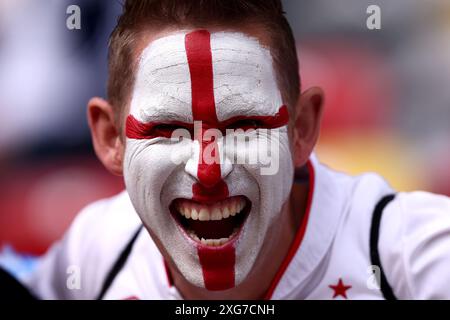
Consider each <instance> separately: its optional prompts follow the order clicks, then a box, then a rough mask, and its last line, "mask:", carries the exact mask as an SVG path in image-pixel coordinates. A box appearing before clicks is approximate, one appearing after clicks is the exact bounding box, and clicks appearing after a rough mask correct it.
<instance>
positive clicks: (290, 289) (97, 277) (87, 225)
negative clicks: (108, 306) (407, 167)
mask: <svg viewBox="0 0 450 320" xmlns="http://www.w3.org/2000/svg"><path fill="white" fill-rule="evenodd" d="M310 163H311V168H312V170H311V171H310V193H311V194H310V201H309V204H308V207H309V210H308V212H307V213H306V217H305V219H304V221H303V223H302V226H300V228H299V231H298V233H297V236H296V240H294V243H293V245H292V246H291V250H290V254H288V256H287V257H286V259H285V261H284V262H283V264H282V267H281V269H280V270H279V272H278V275H277V277H276V279H274V280H272V290H271V292H270V296H268V297H267V298H271V299H383V298H384V297H383V294H382V292H381V291H380V290H379V288H377V286H376V281H374V275H373V272H372V270H373V269H372V267H371V265H372V262H371V258H370V246H369V236H370V228H371V224H372V215H373V211H374V208H375V205H376V204H377V203H378V201H379V200H380V199H381V198H382V197H383V196H384V195H387V194H390V193H394V191H393V190H392V188H391V187H390V186H389V185H388V184H387V183H386V181H384V180H383V179H382V178H381V177H380V176H378V175H376V174H373V173H367V174H363V175H360V176H356V177H351V176H349V175H346V174H343V173H339V172H336V171H333V170H331V169H329V168H327V167H326V166H324V165H322V164H320V163H319V162H318V160H317V159H316V158H315V157H314V156H313V157H312V158H311V160H310ZM140 226H141V221H140V219H139V217H138V215H137V213H136V212H135V210H134V208H133V206H132V204H131V202H130V199H129V197H128V194H127V193H126V191H123V192H122V193H120V194H119V195H117V196H115V197H113V198H110V199H105V200H101V201H97V202H95V203H93V204H91V205H89V206H87V207H86V208H85V209H84V210H82V211H81V212H80V214H79V215H78V216H77V218H76V219H75V221H74V222H73V224H72V226H71V227H70V229H69V231H68V232H67V233H66V235H65V236H64V238H63V239H62V240H61V241H60V242H58V243H56V244H55V245H53V246H52V248H51V249H50V250H49V252H48V253H47V254H46V255H45V256H44V257H43V258H42V259H41V261H40V264H39V267H38V268H37V270H36V272H35V273H34V274H33V275H32V276H31V277H30V278H28V279H25V280H24V283H25V284H26V285H27V286H28V287H29V288H30V289H31V290H32V291H33V292H34V293H35V294H37V295H38V296H40V297H41V298H43V299H95V298H97V297H98V295H99V293H100V291H101V289H102V286H103V283H104V282H105V278H106V277H107V275H108V273H109V272H110V270H111V268H112V266H113V265H114V264H115V262H116V260H117V259H118V257H119V256H120V254H121V252H122V251H123V249H124V247H125V246H126V245H127V244H128V243H129V242H130V239H132V237H133V235H134V234H135V233H136V231H137V230H138V229H139V228H140ZM379 237H380V239H379V242H378V248H379V255H380V260H381V265H382V267H383V269H384V272H385V275H386V278H387V280H388V283H389V284H390V286H391V287H392V290H393V292H394V294H395V296H396V297H397V298H399V299H450V287H449V286H448V284H449V283H450V198H448V197H445V196H440V195H434V194H431V193H427V192H411V193H397V195H396V197H395V199H394V200H393V201H391V202H390V203H389V204H388V205H387V206H386V208H385V209H384V212H383V215H382V219H381V225H380V233H379ZM103 298H104V299H181V295H180V294H179V292H178V290H177V289H176V287H174V286H173V285H172V284H171V282H170V279H169V276H168V273H167V272H166V268H165V264H164V260H163V257H162V256H161V254H160V252H159V250H158V249H157V247H156V246H155V244H154V243H153V241H152V239H151V238H150V236H149V234H148V233H147V232H146V230H145V229H142V230H141V232H139V235H138V237H137V239H136V241H135V243H134V245H133V247H132V250H131V252H130V254H129V256H128V258H127V260H126V262H125V265H124V266H123V268H122V269H121V271H120V272H119V273H118V274H117V276H116V277H115V278H114V280H113V282H112V284H111V286H110V287H109V289H108V290H107V291H106V293H105V295H104V297H103Z"/></svg>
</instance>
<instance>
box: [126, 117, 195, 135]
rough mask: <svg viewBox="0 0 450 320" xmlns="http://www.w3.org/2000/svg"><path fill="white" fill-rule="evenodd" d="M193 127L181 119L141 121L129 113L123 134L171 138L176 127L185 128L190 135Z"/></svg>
mask: <svg viewBox="0 0 450 320" xmlns="http://www.w3.org/2000/svg"><path fill="white" fill-rule="evenodd" d="M193 128H194V126H193V124H191V123H186V122H181V121H170V122H141V121H139V120H137V119H136V118H135V117H133V115H131V114H130V115H129V116H128V117H127V121H126V126H125V134H126V136H127V138H129V139H154V138H159V137H163V138H171V137H172V134H173V132H174V131H175V130H176V129H185V130H187V131H188V132H189V133H190V134H191V136H192V135H193V131H194V129H193Z"/></svg>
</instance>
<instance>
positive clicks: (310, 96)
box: [292, 87, 324, 167]
mask: <svg viewBox="0 0 450 320" xmlns="http://www.w3.org/2000/svg"><path fill="white" fill-rule="evenodd" d="M323 100H324V94H323V90H322V89H321V88H319V87H313V88H310V89H308V90H306V91H304V92H303V93H302V94H301V95H300V98H299V100H298V102H297V106H296V109H295V116H294V122H293V140H292V142H293V143H292V145H293V156H294V165H295V167H301V166H303V165H305V164H306V162H307V161H308V159H309V156H310V155H311V153H312V151H313V149H314V146H315V145H316V142H317V139H318V137H319V131H320V121H321V118H322V110H323Z"/></svg>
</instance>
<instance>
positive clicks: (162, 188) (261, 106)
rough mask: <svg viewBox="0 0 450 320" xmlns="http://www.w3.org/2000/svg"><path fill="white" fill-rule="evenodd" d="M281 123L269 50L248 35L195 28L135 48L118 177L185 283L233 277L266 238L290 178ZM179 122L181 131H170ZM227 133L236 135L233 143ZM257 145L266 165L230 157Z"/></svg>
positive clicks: (240, 276)
mask: <svg viewBox="0 0 450 320" xmlns="http://www.w3.org/2000/svg"><path fill="white" fill-rule="evenodd" d="M287 123H288V113H287V108H286V106H283V104H282V99H281V94H280V91H279V89H278V86H277V83H276V78H275V74H274V69H273V66H272V58H271V55H270V52H269V50H268V49H267V48H265V47H264V46H262V45H261V44H260V43H259V42H258V40H257V39H255V38H251V37H249V36H247V35H244V34H242V33H233V32H217V33H209V32H208V31H206V30H195V31H189V32H179V33H175V34H172V35H169V36H166V37H164V38H160V39H157V40H155V41H153V42H151V43H150V44H149V45H148V47H147V48H145V50H144V51H143V53H142V55H141V57H140V62H139V67H138V71H137V75H136V80H135V86H134V90H133V93H132V99H131V105H130V113H129V115H128V117H127V123H126V136H127V141H126V150H125V162H124V176H125V183H126V187H127V190H128V192H129V194H130V198H131V201H132V203H133V205H134V207H135V208H136V211H137V212H138V214H139V215H140V217H141V219H142V221H143V222H144V224H145V225H146V227H147V228H148V229H149V230H150V231H151V233H152V235H153V236H154V237H156V238H158V241H159V243H161V245H162V246H164V248H165V250H166V252H167V253H168V254H169V255H170V256H171V258H172V260H173V261H174V263H175V264H176V265H177V267H178V269H179V270H180V272H181V273H182V274H183V276H184V277H185V278H186V279H187V280H188V281H190V282H191V283H192V284H194V285H196V286H199V287H204V288H206V289H208V290H225V289H229V288H232V287H234V286H237V285H239V284H240V283H241V282H242V281H243V280H244V279H245V278H246V277H247V275H248V274H249V272H250V270H251V269H252V267H253V265H254V263H255V261H256V258H257V257H258V254H259V252H260V250H261V247H262V244H263V242H264V241H265V240H266V239H269V240H270V236H271V235H270V234H268V232H267V231H268V229H269V227H270V225H271V224H272V223H277V217H278V215H279V214H280V210H281V208H282V205H283V204H284V202H285V201H286V199H287V197H288V195H289V192H290V189H291V186H292V178H293V163H292V156H291V152H290V149H289V141H288V134H287ZM232 129H233V130H234V129H240V130H237V131H233V130H232ZM247 129H250V130H249V131H244V130H247ZM179 130H184V132H186V133H187V135H185V138H183V139H178V138H177V139H173V136H174V134H175V132H177V131H179ZM211 132H213V133H214V132H215V133H217V134H211ZM242 134H245V135H246V139H244V140H239V139H236V140H233V139H234V138H236V137H239V136H240V135H242ZM230 137H231V138H232V141H240V142H237V143H236V144H235V145H234V148H229V147H228V143H227V141H230V140H229V138H230ZM273 146H275V148H274V147H273ZM259 153H268V154H270V157H271V159H272V160H274V159H275V160H276V161H273V163H275V162H276V166H275V170H269V171H270V172H271V173H270V174H264V170H262V169H264V167H267V163H261V162H258V161H256V162H251V161H248V162H245V161H244V162H242V161H241V162H239V161H237V159H242V158H246V156H248V155H252V154H259ZM211 159H213V160H214V161H210V160H211Z"/></svg>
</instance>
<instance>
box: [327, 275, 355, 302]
mask: <svg viewBox="0 0 450 320" xmlns="http://www.w3.org/2000/svg"><path fill="white" fill-rule="evenodd" d="M329 287H330V288H331V289H333V290H334V295H333V299H334V298H336V297H337V296H342V297H344V298H345V299H347V290H348V289H350V288H351V287H352V286H346V285H345V284H344V282H343V281H342V279H341V278H339V282H338V283H337V284H336V285H334V286H333V285H329Z"/></svg>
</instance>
